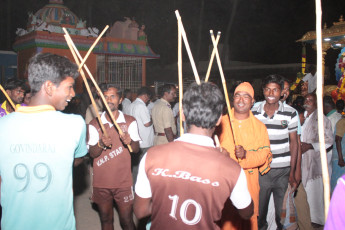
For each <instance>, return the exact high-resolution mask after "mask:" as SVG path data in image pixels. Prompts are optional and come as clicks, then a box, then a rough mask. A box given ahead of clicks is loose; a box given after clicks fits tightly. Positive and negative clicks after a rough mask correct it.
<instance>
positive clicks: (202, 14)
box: [0, 0, 345, 69]
mask: <svg viewBox="0 0 345 230" xmlns="http://www.w3.org/2000/svg"><path fill="white" fill-rule="evenodd" d="M0 1H1V5H0V18H1V21H0V23H1V24H0V49H1V50H12V44H13V42H14V39H15V37H16V34H15V31H16V29H17V28H25V29H26V23H27V19H28V12H30V11H31V12H33V13H35V12H37V11H38V10H39V9H40V8H42V7H43V6H44V5H46V4H48V3H49V0H0ZM64 4H65V5H66V6H67V7H69V8H70V9H71V10H72V12H74V13H75V14H76V15H77V16H78V17H79V18H80V19H83V20H86V21H87V27H97V28H98V29H99V30H100V31H102V30H103V28H104V27H105V25H107V24H108V25H110V26H111V25H112V24H113V23H114V22H115V21H117V20H122V19H123V17H124V16H127V17H135V20H136V21H137V22H138V23H139V25H141V24H145V25H146V29H145V31H146V34H147V36H148V42H149V45H150V46H151V48H152V49H153V51H154V52H156V53H158V54H160V56H161V58H160V59H159V60H157V61H154V63H155V65H165V64H171V63H176V61H177V20H176V16H175V13H174V11H175V10H176V9H178V10H179V12H180V15H181V17H182V22H183V24H184V27H185V30H186V32H187V36H188V40H189V44H190V46H191V49H192V52H193V55H194V58H195V59H196V62H197V61H198V60H208V53H209V45H210V44H211V42H210V36H209V30H210V29H213V30H214V31H215V32H216V31H221V32H222V36H221V39H220V43H225V45H228V49H229V57H230V60H236V61H246V62H257V63H265V64H278V63H298V62H300V61H301V50H302V44H301V43H296V40H298V39H300V38H301V37H302V36H303V34H305V33H306V32H307V31H312V30H315V1H314V0H127V1H124V0H65V1H64ZM322 10H323V24H324V23H326V24H327V26H328V27H330V26H332V23H333V22H337V21H338V19H339V17H340V15H342V14H345V0H325V1H323V3H322ZM225 41H227V42H225ZM225 48H227V47H225ZM338 54H339V50H330V51H328V54H327V56H326V66H328V67H329V68H330V69H334V67H333V66H334V64H335V62H336V58H337V55H338ZM315 62H316V51H314V50H313V49H312V48H311V46H310V45H307V63H309V64H314V63H315ZM332 65H333V66H332Z"/></svg>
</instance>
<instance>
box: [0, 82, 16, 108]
mask: <svg viewBox="0 0 345 230" xmlns="http://www.w3.org/2000/svg"><path fill="white" fill-rule="evenodd" d="M0 90H1V91H2V92H3V94H4V95H5V97H6V98H7V101H8V102H9V103H10V105H11V106H12V108H13V110H14V111H15V110H16V105H15V104H14V103H13V101H12V100H11V98H10V96H8V94H7V92H6V90H5V89H4V88H3V87H2V85H1V84H0Z"/></svg>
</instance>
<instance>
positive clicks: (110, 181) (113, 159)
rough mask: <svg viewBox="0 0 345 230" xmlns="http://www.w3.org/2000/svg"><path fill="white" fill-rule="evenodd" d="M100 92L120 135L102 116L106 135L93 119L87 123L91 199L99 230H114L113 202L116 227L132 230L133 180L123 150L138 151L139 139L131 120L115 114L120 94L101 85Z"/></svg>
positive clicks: (104, 115)
mask: <svg viewBox="0 0 345 230" xmlns="http://www.w3.org/2000/svg"><path fill="white" fill-rule="evenodd" d="M101 87H102V88H101V90H102V92H103V94H104V97H105V99H106V101H107V103H108V105H109V108H110V110H111V112H112V114H113V115H114V117H115V119H116V122H117V124H118V125H119V127H120V128H121V130H122V131H123V135H121V136H120V135H119V133H118V132H117V130H116V129H115V127H113V123H112V120H111V118H110V116H109V114H107V112H103V113H102V115H101V121H102V123H103V124H104V127H105V129H106V131H107V133H108V135H109V136H108V137H107V136H105V135H104V134H103V133H102V130H101V128H100V125H99V124H98V120H97V118H95V119H93V120H92V121H91V122H90V123H89V126H88V128H89V130H88V132H89V140H88V145H89V147H90V148H89V149H90V156H91V157H92V158H93V195H92V200H93V201H94V202H95V203H96V204H97V206H98V209H99V214H100V219H101V226H102V230H109V229H110V230H112V229H114V225H113V222H114V214H113V201H114V200H115V202H116V204H117V210H118V213H119V218H120V224H121V226H122V228H123V229H125V230H130V229H135V225H134V222H133V201H134V194H133V180H132V174H131V155H130V153H129V151H128V149H127V147H126V145H130V146H131V147H132V150H133V153H137V152H138V151H139V141H140V137H139V134H138V126H137V122H136V121H135V119H134V118H133V117H131V116H129V115H125V114H123V113H122V112H121V111H119V110H118V106H119V104H120V103H121V100H122V92H121V91H120V90H119V88H117V87H116V86H115V85H111V84H104V85H101Z"/></svg>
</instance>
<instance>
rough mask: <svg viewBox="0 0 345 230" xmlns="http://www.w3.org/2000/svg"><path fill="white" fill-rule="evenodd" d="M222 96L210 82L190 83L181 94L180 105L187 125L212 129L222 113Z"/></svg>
mask: <svg viewBox="0 0 345 230" xmlns="http://www.w3.org/2000/svg"><path fill="white" fill-rule="evenodd" d="M223 106H224V96H223V94H222V92H221V91H220V90H219V88H218V87H217V86H216V85H215V84H213V83H210V82H202V83H201V84H200V85H198V84H197V83H193V84H191V85H190V86H189V87H188V89H187V91H186V92H185V93H184V95H183V100H182V107H183V113H184V116H185V118H186V123H187V127H190V126H191V125H195V126H196V127H199V128H204V129H212V128H214V127H215V126H216V124H217V121H218V119H219V117H220V116H221V114H222V111H223Z"/></svg>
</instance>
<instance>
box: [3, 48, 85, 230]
mask: <svg viewBox="0 0 345 230" xmlns="http://www.w3.org/2000/svg"><path fill="white" fill-rule="evenodd" d="M78 75H79V74H78V68H77V66H76V65H75V64H73V63H71V62H70V61H69V60H68V59H67V58H65V57H61V56H58V55H55V54H50V53H44V54H43V53H39V54H36V55H35V56H33V57H32V58H31V59H30V62H29V66H28V78H29V84H30V87H31V93H32V98H31V101H30V103H29V105H28V106H22V107H19V108H18V109H17V111H16V112H13V113H11V114H9V115H7V116H5V117H3V118H1V119H0V127H1V128H2V129H3V130H6V132H1V133H0V176H1V178H2V181H1V195H2V196H1V205H2V207H3V217H2V221H1V228H2V229H3V230H11V229H35V230H46V229H52V230H61V229H68V230H75V229H76V226H75V217H74V211H73V191H72V166H73V161H75V158H80V157H83V156H84V155H85V154H86V153H87V148H86V143H85V140H86V126H85V122H84V120H83V118H82V117H81V116H79V115H73V114H64V113H61V112H57V111H56V110H60V111H61V110H64V108H65V107H66V106H67V104H68V102H69V101H70V100H71V99H72V98H73V97H74V96H75V92H74V89H73V86H74V79H75V78H77V77H78ZM18 130H25V131H22V132H21V131H18Z"/></svg>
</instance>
